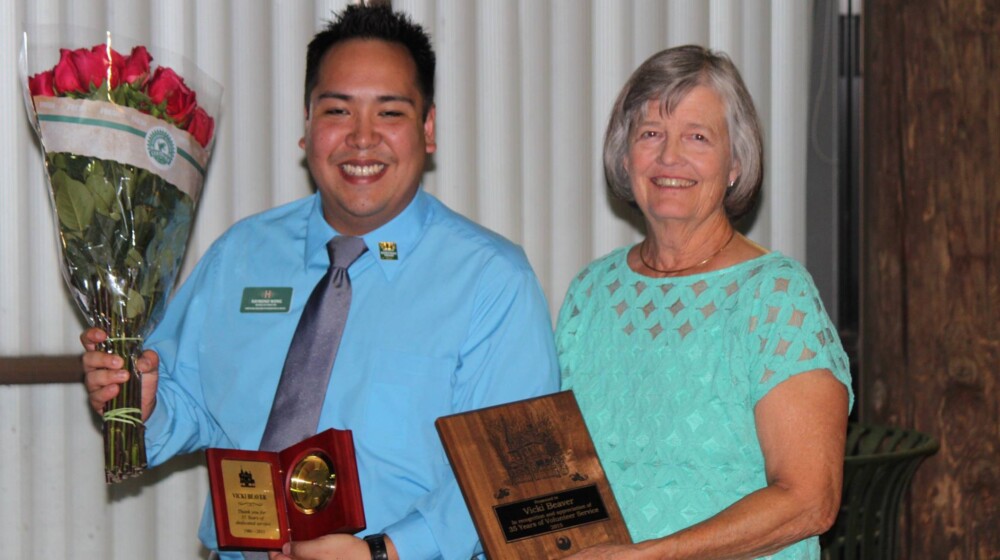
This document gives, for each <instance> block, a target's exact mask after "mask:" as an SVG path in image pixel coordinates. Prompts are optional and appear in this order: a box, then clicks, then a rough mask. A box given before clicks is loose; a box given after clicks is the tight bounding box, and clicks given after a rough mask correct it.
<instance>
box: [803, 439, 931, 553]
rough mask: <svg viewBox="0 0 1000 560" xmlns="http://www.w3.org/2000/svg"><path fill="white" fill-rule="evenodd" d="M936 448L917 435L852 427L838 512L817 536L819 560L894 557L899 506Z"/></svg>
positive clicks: (896, 546)
mask: <svg viewBox="0 0 1000 560" xmlns="http://www.w3.org/2000/svg"><path fill="white" fill-rule="evenodd" d="M938 447H939V445H938V442H937V440H935V439H934V438H932V437H931V436H929V435H927V434H922V433H920V432H916V431H912V430H902V429H899V428H892V427H887V426H876V425H865V424H854V423H852V424H851V425H850V426H849V428H848V432H847V449H846V456H845V458H844V489H843V496H842V499H841V506H840V513H839V514H838V516H837V521H836V523H834V525H833V527H832V528H831V529H830V530H829V531H827V532H826V533H825V534H823V535H821V536H820V547H821V549H822V557H823V560H893V559H895V558H896V557H897V554H898V552H899V545H898V538H897V535H896V532H897V528H898V526H899V505H900V503H901V502H902V501H903V496H904V495H905V493H906V490H907V489H908V488H909V486H910V481H911V480H912V478H913V473H914V472H915V471H916V470H917V467H919V466H920V463H921V462H922V461H923V460H924V459H926V458H927V457H930V456H931V455H933V454H935V453H937V450H938Z"/></svg>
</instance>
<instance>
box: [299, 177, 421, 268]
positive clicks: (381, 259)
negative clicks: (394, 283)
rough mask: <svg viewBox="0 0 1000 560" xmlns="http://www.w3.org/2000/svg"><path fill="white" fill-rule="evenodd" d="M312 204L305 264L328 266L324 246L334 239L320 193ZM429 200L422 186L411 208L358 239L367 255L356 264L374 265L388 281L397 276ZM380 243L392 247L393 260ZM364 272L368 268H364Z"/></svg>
mask: <svg viewBox="0 0 1000 560" xmlns="http://www.w3.org/2000/svg"><path fill="white" fill-rule="evenodd" d="M313 196H314V198H315V202H314V204H313V209H312V211H311V212H310V213H309V223H308V225H307V233H306V247H305V255H304V256H305V262H306V266H307V267H308V266H309V265H310V264H311V263H312V264H321V266H324V267H326V266H329V264H330V259H329V257H327V256H326V244H327V243H328V242H329V241H330V240H331V239H333V238H334V236H336V235H337V231H336V230H334V229H333V228H332V227H330V224H328V223H327V221H326V219H325V218H324V217H323V202H322V200H323V199H322V198H321V197H320V195H319V193H316V194H315V195H313ZM432 200H433V199H432V198H431V196H430V195H429V194H427V193H425V192H424V189H423V187H422V186H421V187H420V188H419V189H418V190H417V194H416V196H414V197H413V200H412V201H410V204H409V205H407V207H406V208H404V209H403V211H402V212H400V213H399V215H398V216H396V217H395V218H393V219H392V220H390V221H389V223H387V224H385V225H383V226H382V227H380V228H378V229H375V230H372V231H370V232H368V233H366V234H365V235H363V236H361V237H362V239H364V241H365V245H366V246H367V247H368V251H367V252H366V254H364V255H362V256H361V258H360V259H358V262H357V263H355V264H361V263H362V262H370V261H374V262H375V263H376V265H377V266H378V267H379V269H381V270H382V273H383V274H385V276H386V278H387V279H388V280H392V279H393V278H395V277H396V274H398V273H399V268H400V267H401V266H402V265H403V263H404V262H406V259H407V258H408V257H409V256H410V255H411V254H412V253H413V250H414V248H415V247H416V246H417V243H418V242H419V241H420V238H421V236H422V235H423V232H424V228H425V226H426V223H427V217H428V216H429V215H430V212H431V201H432ZM380 243H386V244H392V243H394V244H395V259H393V258H392V256H393V252H392V250H391V249H392V248H391V247H390V246H388V245H387V246H385V247H380V245H379V244H380ZM365 268H367V266H366V267H365Z"/></svg>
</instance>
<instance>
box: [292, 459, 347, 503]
mask: <svg viewBox="0 0 1000 560" xmlns="http://www.w3.org/2000/svg"><path fill="white" fill-rule="evenodd" d="M288 490H289V494H291V496H292V503H294V504H295V507H296V509H298V510H299V511H301V512H302V513H305V514H312V513H316V512H317V511H320V510H322V509H323V508H325V507H326V506H327V505H328V504H329V503H330V500H331V499H332V498H333V494H334V492H336V491H337V472H336V471H335V470H334V468H333V464H332V463H331V462H330V459H329V458H327V456H326V455H324V454H323V453H319V452H315V453H310V454H308V455H306V456H305V457H303V458H302V460H301V461H299V462H298V463H297V464H296V465H295V467H294V468H292V475H291V477H290V478H289V483H288Z"/></svg>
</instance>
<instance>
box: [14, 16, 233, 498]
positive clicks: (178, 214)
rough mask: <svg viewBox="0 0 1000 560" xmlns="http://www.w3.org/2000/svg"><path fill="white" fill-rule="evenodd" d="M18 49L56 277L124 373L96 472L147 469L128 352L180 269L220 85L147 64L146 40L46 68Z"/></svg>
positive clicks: (68, 54)
mask: <svg viewBox="0 0 1000 560" xmlns="http://www.w3.org/2000/svg"><path fill="white" fill-rule="evenodd" d="M37 46H38V45H37V44H32V47H37ZM28 47H29V43H28V35H27V34H25V39H24V44H23V46H22V52H21V68H22V70H21V71H22V77H23V78H24V79H23V84H24V86H25V88H24V89H25V102H26V106H27V109H28V114H29V117H30V118H31V120H32V124H33V125H34V128H35V131H36V132H37V133H38V138H39V140H40V142H41V145H42V149H43V151H44V155H45V169H46V171H47V175H48V179H49V186H50V187H51V188H50V195H51V197H50V198H51V201H52V207H53V209H54V210H55V214H56V222H57V227H58V239H59V244H60V248H61V253H62V264H63V267H62V269H63V277H64V279H65V280H66V284H67V286H68V287H69V290H70V292H71V293H72V295H73V298H74V300H75V301H76V303H77V305H78V307H79V308H80V310H81V311H82V313H83V315H84V317H85V318H86V320H87V322H88V323H89V324H90V325H91V326H96V327H100V328H101V329H103V330H104V331H106V332H107V333H108V340H107V341H106V343H105V346H104V348H103V350H105V351H107V352H109V353H114V354H117V355H119V356H121V357H122V358H123V360H124V362H125V364H126V367H127V369H128V370H129V372H130V373H131V374H132V375H131V379H130V380H129V381H128V382H126V383H125V384H124V385H122V387H121V391H120V392H119V395H118V396H117V397H115V399H113V400H112V401H110V402H109V403H108V405H107V406H106V407H105V412H104V427H103V431H104V447H105V472H106V479H107V481H108V482H109V483H110V482H118V481H120V480H123V479H125V478H128V477H130V476H134V475H137V474H139V473H141V472H142V470H143V469H144V468H145V467H146V450H145V440H144V425H143V423H142V420H141V416H140V413H141V410H140V403H141V373H140V372H139V371H137V369H136V367H135V360H136V359H137V358H138V356H139V354H140V353H141V351H142V341H143V339H144V337H145V336H147V335H148V333H149V332H150V331H151V330H152V329H153V327H154V326H155V325H156V323H157V322H158V321H159V320H160V318H161V317H162V315H163V310H164V306H165V304H166V302H167V298H168V296H169V295H170V292H171V290H172V288H173V284H174V280H175V278H176V276H177V272H178V270H179V269H180V264H181V260H182V257H183V255H184V251H185V248H186V246H187V242H188V238H189V235H190V231H191V225H192V221H193V218H194V214H195V210H196V207H197V203H198V198H199V195H200V192H201V187H202V184H203V182H204V179H205V173H206V169H207V166H208V162H209V159H210V156H211V152H212V147H213V140H214V137H215V119H214V118H213V117H212V114H213V113H214V112H215V108H216V107H217V103H218V98H219V94H220V92H221V88H220V87H219V86H218V85H216V84H214V83H210V81H208V80H205V79H204V78H201V82H202V86H201V87H202V88H203V91H201V92H199V93H201V96H200V97H199V95H198V94H197V93H196V91H195V89H193V88H192V87H190V86H189V85H188V83H187V82H186V81H185V80H184V79H183V78H182V77H181V76H180V75H178V74H177V73H176V72H175V71H174V70H172V69H171V68H169V67H166V66H158V67H156V68H155V69H154V68H153V64H152V62H153V57H152V55H151V54H150V52H149V50H147V48H146V47H145V46H142V45H136V46H134V47H133V48H132V49H131V51H130V52H129V54H128V55H123V54H121V53H119V52H118V51H117V50H115V49H114V48H112V47H111V35H110V34H107V39H106V41H105V42H104V43H102V44H97V45H95V46H93V47H90V48H78V49H65V48H59V49H58V61H57V62H56V63H55V65H54V66H50V65H51V64H52V62H53V61H52V60H49V61H45V60H44V58H45V56H46V48H45V47H41V48H33V49H32V50H29V48H28ZM48 50H49V53H48V54H50V55H54V54H55V53H54V48H52V47H51V46H49V47H48ZM34 64H37V65H39V66H42V67H43V68H45V69H44V70H41V71H38V72H33V69H31V68H30V66H32V65H34ZM192 72H195V73H197V72H196V70H195V69H192ZM199 75H200V73H199Z"/></svg>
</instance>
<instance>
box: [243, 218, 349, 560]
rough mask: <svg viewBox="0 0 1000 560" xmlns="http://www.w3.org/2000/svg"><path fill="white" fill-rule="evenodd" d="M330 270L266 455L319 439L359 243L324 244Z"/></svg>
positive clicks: (312, 299)
mask: <svg viewBox="0 0 1000 560" xmlns="http://www.w3.org/2000/svg"><path fill="white" fill-rule="evenodd" d="M326 248H327V251H329V253H330V269H329V270H328V271H327V272H326V275H325V276H323V278H322V279H320V281H319V283H318V284H316V287H315V288H314V289H313V291H312V293H311V294H310V295H309V300H308V301H307V302H306V306H305V308H304V309H303V311H302V317H300V318H299V324H298V326H297V327H295V334H294V335H293V336H292V344H291V346H289V348H288V356H286V357H285V365H284V367H283V368H282V370H281V379H280V380H279V381H278V390H277V392H276V393H275V395H274V403H272V405H271V414H270V415H269V416H268V418H267V426H265V428H264V437H263V438H261V442H260V449H261V450H262V451H281V450H283V449H285V448H287V447H290V446H292V445H294V444H296V443H298V442H300V441H302V440H304V439H306V438H307V437H309V436H312V435H313V434H315V433H316V428H317V426H318V424H319V416H320V411H321V410H322V408H323V399H324V398H325V396H326V388H327V385H328V384H329V382H330V371H331V370H332V369H333V361H334V358H336V356H337V349H338V348H339V347H340V338H341V336H342V335H343V334H344V323H345V322H347V312H348V310H349V309H350V307H351V279H350V276H348V274H347V268H348V267H349V266H351V263H353V262H354V261H355V260H357V258H358V257H360V256H361V254H362V253H364V252H365V250H366V249H367V247H365V242H364V241H363V240H362V239H361V238H360V237H345V236H337V237H334V238H333V239H332V240H331V241H330V242H329V243H327V244H326ZM243 556H244V557H245V558H247V559H248V560H258V559H260V560H266V559H267V553H266V552H244V553H243Z"/></svg>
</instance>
